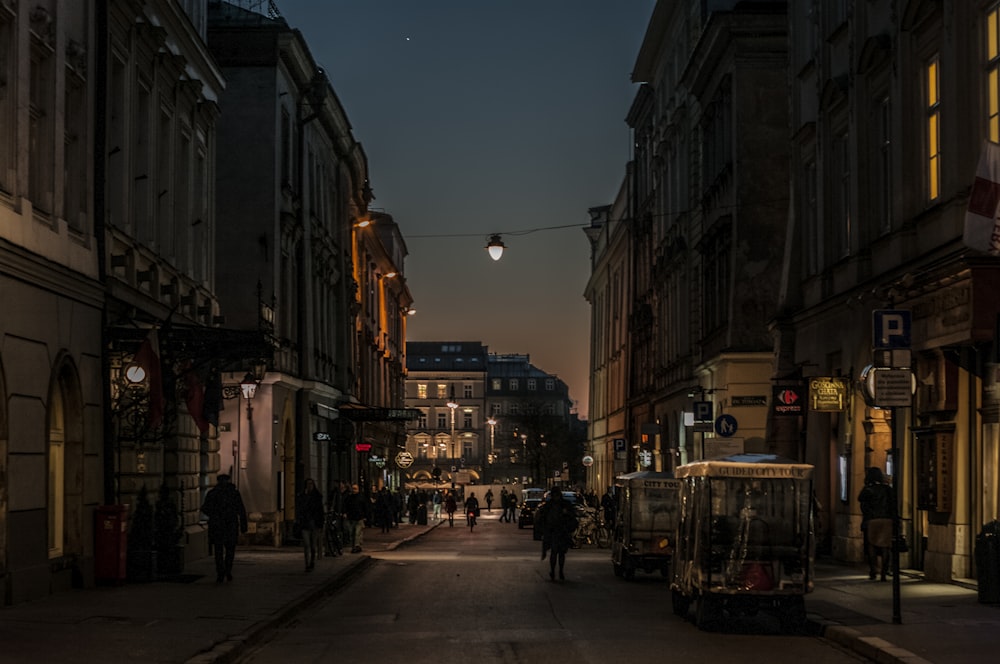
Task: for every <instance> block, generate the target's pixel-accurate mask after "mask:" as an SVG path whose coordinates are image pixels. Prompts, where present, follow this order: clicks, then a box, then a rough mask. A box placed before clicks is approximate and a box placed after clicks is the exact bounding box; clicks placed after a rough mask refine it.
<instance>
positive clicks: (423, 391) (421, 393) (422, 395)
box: [417, 383, 427, 399]
mask: <svg viewBox="0 0 1000 664" xmlns="http://www.w3.org/2000/svg"><path fill="white" fill-rule="evenodd" d="M417 398H418V399H426V398H427V383H417Z"/></svg>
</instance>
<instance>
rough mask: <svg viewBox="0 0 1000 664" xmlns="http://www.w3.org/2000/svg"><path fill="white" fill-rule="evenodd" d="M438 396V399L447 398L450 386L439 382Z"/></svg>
mask: <svg viewBox="0 0 1000 664" xmlns="http://www.w3.org/2000/svg"><path fill="white" fill-rule="evenodd" d="M437 398H438V399H447V398H448V386H447V385H445V384H444V383H439V384H438V396H437Z"/></svg>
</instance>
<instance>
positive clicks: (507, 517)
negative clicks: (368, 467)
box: [201, 474, 577, 583]
mask: <svg viewBox="0 0 1000 664" xmlns="http://www.w3.org/2000/svg"><path fill="white" fill-rule="evenodd" d="M216 479H217V484H216V486H215V487H213V488H212V489H211V490H210V491H209V492H208V494H207V495H206V496H205V502H204V504H203V505H202V508H201V511H202V512H203V513H204V514H205V515H206V516H207V517H208V538H209V543H210V545H211V546H212V548H213V553H214V556H215V569H216V583H224V582H226V581H232V580H233V559H234V557H235V551H236V544H237V541H238V540H239V536H240V534H241V533H243V534H245V533H246V532H247V527H248V523H247V512H246V507H245V506H244V504H243V499H242V497H241V496H240V492H239V490H238V489H237V488H236V486H235V485H234V484H233V483H232V482H231V481H230V477H229V475H226V474H220V475H218V476H217V478H216ZM338 485H339V486H338V489H337V490H336V491H334V492H333V494H332V495H331V496H330V499H329V501H328V502H327V505H326V509H324V502H323V494H322V493H321V492H320V490H319V489H318V488H317V486H316V482H315V481H314V480H313V479H312V478H307V479H306V480H305V482H304V483H303V489H302V492H301V493H299V494H298V495H297V496H296V500H295V522H294V534H295V536H296V537H298V538H300V539H301V540H302V548H303V552H304V556H305V570H306V571H307V572H309V571H312V570H313V569H314V568H315V565H316V558H317V557H319V556H320V555H321V554H322V547H323V537H322V534H323V529H324V527H331V526H332V527H335V528H338V531H339V532H338V534H340V535H342V537H343V541H344V542H345V546H347V545H349V546H350V547H351V552H352V553H358V552H360V551H361V547H362V544H363V537H364V529H365V524H366V521H374V522H375V523H376V524H378V525H380V527H382V529H383V532H387V531H388V528H390V527H392V526H393V525H398V523H400V522H401V520H402V515H401V513H400V510H399V509H397V504H398V503H397V500H395V499H394V498H393V495H392V493H391V492H390V491H389V490H388V489H387V488H382V489H380V490H379V491H378V492H376V493H375V494H374V495H373V496H372V498H370V499H366V498H365V497H364V496H363V495H362V494H361V491H360V487H359V486H358V485H357V484H352V485H350V486H348V485H347V483H346V482H344V481H340V482H339V483H338ZM421 494H423V495H422V496H421ZM421 498H423V502H422V503H421ZM484 500H485V502H486V506H487V507H486V508H487V510H489V511H492V509H493V502H494V494H493V489H492V488H490V489H488V490H487V491H486V494H485V495H484ZM427 502H430V503H431V504H432V505H433V514H434V517H433V518H434V519H435V520H439V519H441V518H443V517H442V516H441V512H442V509H443V511H444V512H445V513H446V514H447V519H448V525H449V527H454V525H455V512H457V511H458V505H459V497H457V496H456V492H455V491H449V490H445V491H441V490H436V491H434V492H433V494H431V495H427V494H426V493H424V492H420V493H418V492H417V491H412V492H411V493H410V501H407V503H406V504H407V508H408V509H407V511H408V512H409V513H410V515H409V516H410V522H411V523H416V522H417V519H418V516H417V514H416V513H417V512H418V511H419V510H420V508H421V507H423V509H424V510H426V504H427ZM461 502H462V505H463V507H464V514H465V518H466V525H467V526H468V527H469V530H470V532H474V530H475V527H476V520H477V517H479V516H480V505H479V499H478V498H477V497H476V493H475V491H472V492H470V494H469V496H468V497H467V498H465V499H464V500H463V501H461ZM518 502H519V501H518V499H517V496H516V494H515V492H513V491H508V490H507V487H503V488H502V489H501V491H500V506H501V508H502V510H503V513H502V515H501V517H500V521H504V522H508V523H510V522H513V521H514V519H515V513H516V510H517V506H518ZM413 503H416V505H415V506H414V504H413ZM328 511H329V513H331V514H332V515H334V517H335V518H336V522H335V523H332V524H331V523H328V522H327V512H328ZM535 518H537V519H540V520H541V521H540V523H541V525H542V533H543V537H542V559H543V560H544V559H545V558H546V557H548V558H549V578H550V579H552V580H555V575H556V570H557V568H558V572H559V578H560V579H565V571H564V568H565V564H566V552H567V551H569V549H570V547H571V546H572V544H573V532H574V531H575V530H576V528H577V519H576V514H575V509H574V507H573V505H571V504H570V503H569V502H568V501H566V500H564V499H563V498H562V492H560V491H552V492H551V494H550V496H549V499H548V500H547V501H546V503H545V506H544V507H543V509H541V510H540V511H539V513H538V514H536V517H535ZM424 523H426V511H425V512H424ZM339 539H340V538H338V541H339ZM334 553H342V551H340V550H339V547H338V550H337V551H336V552H334Z"/></svg>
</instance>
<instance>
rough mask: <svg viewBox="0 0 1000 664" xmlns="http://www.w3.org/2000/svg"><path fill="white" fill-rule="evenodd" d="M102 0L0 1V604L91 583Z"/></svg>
mask: <svg viewBox="0 0 1000 664" xmlns="http://www.w3.org/2000/svg"><path fill="white" fill-rule="evenodd" d="M93 12H94V7H93V5H90V4H87V3H74V2H65V1H63V2H55V1H50V2H32V3H28V2H18V1H17V0H3V1H2V2H0V54H3V56H2V57H0V81H3V83H2V84H0V301H2V302H3V303H4V315H3V316H2V317H0V604H10V603H16V602H23V601H27V600H31V599H37V598H39V597H42V596H45V595H47V594H49V593H51V592H55V591H59V590H66V589H68V588H70V587H74V586H80V585H91V584H93V582H94V545H93V543H94V514H95V508H96V507H97V506H98V505H100V504H102V503H103V502H104V501H105V500H106V493H107V486H106V483H107V482H108V481H109V480H110V478H111V476H112V472H111V471H109V470H108V469H107V468H106V467H105V460H106V456H105V454H104V452H105V450H104V449H103V447H102V431H101V421H102V416H101V412H102V407H103V405H104V399H103V397H102V383H103V381H102V379H101V374H102V363H101V357H102V337H101V316H102V307H103V299H104V298H103V289H102V287H101V283H100V278H101V267H100V266H101V238H100V231H99V222H98V219H97V218H96V217H95V210H94V202H93V198H92V197H91V196H90V192H91V191H92V189H93V186H94V178H95V174H94V165H93V164H94V162H93V157H94V153H93V149H94V148H93V146H94V125H95V114H94V101H95V97H96V95H97V94H98V92H97V78H98V76H97V74H96V70H97V69H98V67H99V61H98V59H97V56H96V53H97V52H98V51H99V48H98V45H97V41H98V39H99V38H100V37H99V36H98V35H96V34H95V32H94V14H93Z"/></svg>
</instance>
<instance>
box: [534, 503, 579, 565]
mask: <svg viewBox="0 0 1000 664" xmlns="http://www.w3.org/2000/svg"><path fill="white" fill-rule="evenodd" d="M551 494H552V495H551V496H550V497H549V499H548V500H547V501H546V506H545V508H544V513H543V514H542V516H541V518H542V519H544V521H543V526H542V558H543V559H544V558H545V548H546V547H547V548H548V550H549V578H550V579H552V580H553V581H554V580H555V578H556V565H557V564H558V565H559V580H560V581H564V580H565V579H566V575H565V572H564V568H565V567H566V552H567V551H569V549H570V547H571V546H573V533H574V532H576V527H577V525H578V523H579V522H578V521H577V518H576V512H575V511H574V508H573V505H571V504H570V503H569V501H567V500H565V499H564V498H563V496H562V492H561V491H559V490H558V489H553V490H552V492H551Z"/></svg>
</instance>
